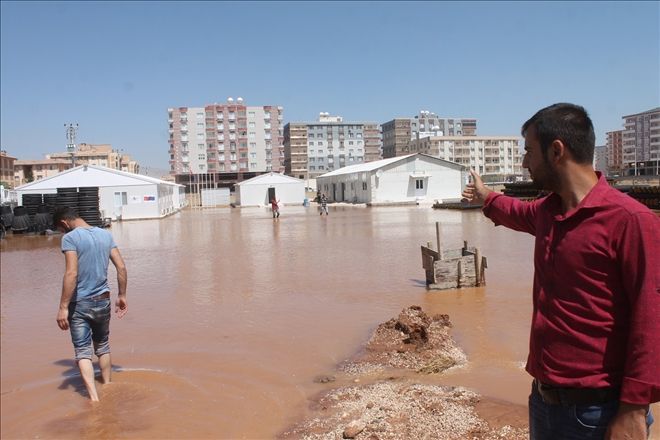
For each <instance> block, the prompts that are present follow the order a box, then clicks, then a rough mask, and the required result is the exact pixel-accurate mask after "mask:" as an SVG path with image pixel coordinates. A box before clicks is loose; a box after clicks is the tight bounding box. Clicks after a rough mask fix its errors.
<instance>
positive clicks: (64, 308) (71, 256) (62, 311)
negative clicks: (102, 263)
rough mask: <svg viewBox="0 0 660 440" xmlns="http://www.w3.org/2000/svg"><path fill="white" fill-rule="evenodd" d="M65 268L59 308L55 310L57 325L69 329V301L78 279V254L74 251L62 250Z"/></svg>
mask: <svg viewBox="0 0 660 440" xmlns="http://www.w3.org/2000/svg"><path fill="white" fill-rule="evenodd" d="M64 261H65V264H66V268H65V270H64V279H63V280H62V296H61V297H60V308H59V310H58V311H57V325H58V326H59V328H61V329H62V330H68V329H69V303H70V302H71V298H72V297H73V292H74V291H75V290H76V283H77V281H78V254H77V253H76V252H75V251H66V252H64Z"/></svg>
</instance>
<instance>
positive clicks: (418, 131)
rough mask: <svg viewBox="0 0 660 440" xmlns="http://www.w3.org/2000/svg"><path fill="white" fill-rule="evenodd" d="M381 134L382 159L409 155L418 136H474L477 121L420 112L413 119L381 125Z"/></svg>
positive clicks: (396, 119) (401, 119) (398, 120)
mask: <svg viewBox="0 0 660 440" xmlns="http://www.w3.org/2000/svg"><path fill="white" fill-rule="evenodd" d="M381 128H382V132H383V158H388V157H395V156H402V155H405V154H410V153H411V151H410V142H411V141H412V140H413V139H416V138H417V137H418V136H422V137H423V136H425V135H430V134H439V135H441V136H476V135H477V120H476V119H466V118H442V117H439V116H438V115H436V114H435V113H432V112H429V111H425V110H422V111H420V112H419V114H418V115H417V116H415V117H414V118H395V119H392V120H391V121H388V122H385V123H384V124H381Z"/></svg>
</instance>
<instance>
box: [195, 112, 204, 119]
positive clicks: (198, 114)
mask: <svg viewBox="0 0 660 440" xmlns="http://www.w3.org/2000/svg"><path fill="white" fill-rule="evenodd" d="M195 117H196V118H197V119H204V112H197V113H195Z"/></svg>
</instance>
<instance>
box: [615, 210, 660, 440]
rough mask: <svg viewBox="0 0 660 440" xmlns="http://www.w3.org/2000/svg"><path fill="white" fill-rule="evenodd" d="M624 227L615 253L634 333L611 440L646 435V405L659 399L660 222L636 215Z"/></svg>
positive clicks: (652, 215) (631, 329) (643, 437)
mask: <svg viewBox="0 0 660 440" xmlns="http://www.w3.org/2000/svg"><path fill="white" fill-rule="evenodd" d="M622 229H623V230H622V233H621V237H620V238H619V240H620V243H619V250H618V252H617V256H618V258H619V259H620V267H621V269H620V276H621V278H622V280H623V285H624V289H625V292H626V294H627V296H628V300H629V304H630V332H629V335H628V352H627V353H626V365H625V370H624V377H623V384H622V387H621V398H620V400H621V402H620V407H619V411H618V412H617V415H616V416H615V417H614V419H613V420H612V422H610V425H609V427H608V430H607V434H606V437H605V438H606V439H608V440H609V439H618V438H623V439H638V438H639V439H646V413H647V412H648V407H649V405H648V404H649V403H653V402H657V401H658V400H660V378H659V376H658V365H660V350H658V348H657V347H658V346H660V321H658V316H660V286H659V285H658V281H659V280H660V276H659V275H660V274H659V273H658V271H659V270H660V269H659V267H660V258H658V254H659V253H660V242H659V240H658V238H659V235H658V231H659V230H660V220H659V219H658V217H657V216H656V215H655V214H653V213H651V212H647V213H637V214H633V215H631V217H630V219H629V221H628V222H627V224H626V225H625V226H624V227H623V228H622Z"/></svg>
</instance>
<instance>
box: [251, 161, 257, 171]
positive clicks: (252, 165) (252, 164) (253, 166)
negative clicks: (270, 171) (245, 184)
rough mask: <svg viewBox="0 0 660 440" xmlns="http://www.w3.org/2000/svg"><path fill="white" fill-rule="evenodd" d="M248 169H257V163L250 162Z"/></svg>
mask: <svg viewBox="0 0 660 440" xmlns="http://www.w3.org/2000/svg"><path fill="white" fill-rule="evenodd" d="M250 169H251V170H256V169H257V163H256V162H250Z"/></svg>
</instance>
